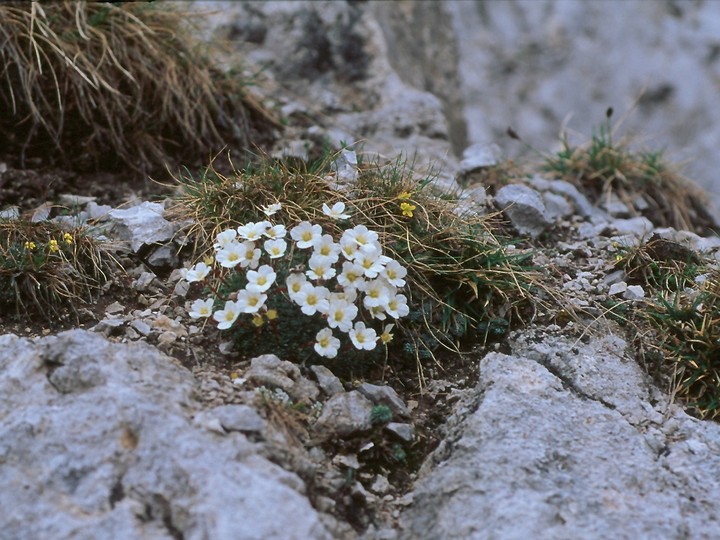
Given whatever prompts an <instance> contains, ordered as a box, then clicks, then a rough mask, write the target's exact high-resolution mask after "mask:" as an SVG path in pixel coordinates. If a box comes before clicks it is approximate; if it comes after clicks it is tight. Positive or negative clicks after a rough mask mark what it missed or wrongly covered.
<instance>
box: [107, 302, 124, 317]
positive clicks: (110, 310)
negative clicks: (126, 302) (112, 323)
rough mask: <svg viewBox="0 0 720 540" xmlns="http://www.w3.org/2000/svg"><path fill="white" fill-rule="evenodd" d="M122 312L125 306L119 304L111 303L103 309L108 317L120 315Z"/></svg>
mask: <svg viewBox="0 0 720 540" xmlns="http://www.w3.org/2000/svg"><path fill="white" fill-rule="evenodd" d="M124 310H125V306H123V305H122V304H121V303H120V302H113V303H112V304H110V305H109V306H108V307H106V308H105V313H107V314H108V315H114V314H115V313H120V312H122V311H124Z"/></svg>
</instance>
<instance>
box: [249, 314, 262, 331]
mask: <svg viewBox="0 0 720 540" xmlns="http://www.w3.org/2000/svg"><path fill="white" fill-rule="evenodd" d="M252 323H253V324H254V325H255V326H257V327H258V328H260V327H261V326H262V325H263V324H265V321H264V320H263V318H262V315H258V314H255V315H253V318H252Z"/></svg>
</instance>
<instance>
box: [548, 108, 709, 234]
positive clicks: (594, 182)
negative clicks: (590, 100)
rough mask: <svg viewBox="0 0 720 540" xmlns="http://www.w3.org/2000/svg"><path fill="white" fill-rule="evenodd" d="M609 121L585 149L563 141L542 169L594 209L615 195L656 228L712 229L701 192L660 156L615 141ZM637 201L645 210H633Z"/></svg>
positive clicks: (659, 153) (621, 141) (625, 141)
mask: <svg viewBox="0 0 720 540" xmlns="http://www.w3.org/2000/svg"><path fill="white" fill-rule="evenodd" d="M610 115H611V112H609V114H608V118H607V122H606V123H605V124H603V125H601V126H600V128H599V129H598V130H597V132H596V133H595V134H594V135H593V136H592V137H591V139H590V141H589V142H588V143H587V144H585V145H580V146H573V145H571V144H570V143H569V142H568V140H567V139H564V140H563V148H562V149H561V150H560V151H559V152H557V153H556V154H554V155H551V156H549V157H548V158H547V159H546V160H545V163H544V165H543V167H542V169H543V170H544V171H545V172H550V173H554V174H555V175H557V176H558V177H560V178H562V179H563V180H566V181H568V182H571V183H573V184H575V185H576V186H577V187H578V189H580V190H581V191H582V192H583V193H584V194H585V195H586V196H588V198H589V199H590V200H591V201H592V202H594V203H600V202H603V201H609V200H610V198H611V197H612V196H613V195H614V196H615V197H617V198H618V199H619V200H620V201H622V202H623V203H625V204H626V205H627V207H628V208H629V209H630V210H631V211H635V212H636V213H637V214H638V215H644V216H645V217H647V218H648V219H650V221H652V222H653V223H654V224H655V225H656V226H665V227H675V228H676V229H683V230H692V231H695V232H698V233H701V234H702V233H704V232H707V231H708V230H709V229H710V228H711V227H712V226H714V220H713V219H712V216H710V214H709V213H708V211H707V205H706V196H705V195H704V193H703V192H702V190H701V189H700V188H699V187H698V186H697V185H696V184H694V183H693V182H691V181H690V180H688V179H687V178H685V177H683V176H682V175H681V174H680V173H679V172H678V170H677V168H676V167H673V166H672V165H671V164H670V163H669V162H668V161H667V160H666V159H665V158H664V156H663V152H662V151H651V152H636V151H634V150H632V149H631V148H630V145H629V142H628V141H627V140H619V141H618V140H614V139H613V128H612V126H611V125H610ZM640 197H642V199H643V200H644V201H645V203H646V205H647V207H643V206H639V207H638V209H636V202H637V201H638V199H639V198H640Z"/></svg>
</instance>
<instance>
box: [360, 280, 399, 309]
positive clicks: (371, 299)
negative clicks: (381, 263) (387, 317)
mask: <svg viewBox="0 0 720 540" xmlns="http://www.w3.org/2000/svg"><path fill="white" fill-rule="evenodd" d="M362 291H363V292H364V293H365V297H364V298H363V305H364V306H365V307H366V308H368V309H370V308H373V307H376V306H384V305H385V304H387V303H388V302H389V301H390V298H391V297H392V296H394V295H395V288H394V287H393V286H392V285H390V284H389V283H388V282H387V281H385V280H384V279H382V278H380V279H375V280H373V281H368V282H366V283H364V284H363V287H362Z"/></svg>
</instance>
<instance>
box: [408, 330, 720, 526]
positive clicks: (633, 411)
mask: <svg viewBox="0 0 720 540" xmlns="http://www.w3.org/2000/svg"><path fill="white" fill-rule="evenodd" d="M543 336H545V337H544V338H543ZM512 349H513V353H512V354H511V355H506V354H500V353H490V354H488V355H487V356H486V357H485V358H483V359H482V361H481V363H480V381H479V383H478V386H477V388H476V391H475V393H474V394H472V396H471V397H470V398H468V400H467V401H466V402H465V403H464V405H463V407H460V408H459V410H458V413H457V416H455V417H454V419H452V420H451V421H450V422H449V424H450V427H449V430H448V431H449V433H448V437H447V439H446V441H444V442H442V443H441V444H440V445H439V446H438V449H437V450H436V451H435V452H434V454H433V456H432V458H431V459H429V460H428V461H427V462H426V464H425V465H424V466H423V469H422V471H421V475H420V480H419V481H418V483H417V484H416V488H415V492H414V497H413V504H412V506H410V507H409V508H408V509H407V510H406V511H405V512H404V514H403V523H404V526H405V529H404V530H403V532H402V534H401V538H408V539H409V538H477V539H480V538H538V539H558V538H584V539H602V538H608V537H622V538H681V537H684V538H712V537H713V536H714V535H715V534H716V533H717V530H718V526H720V523H719V522H718V517H717V516H718V515H720V503H718V501H719V500H720V497H719V496H720V426H719V425H718V424H715V423H711V422H700V421H698V420H695V419H692V418H690V417H688V416H686V415H685V414H684V413H683V412H681V411H680V410H679V409H678V408H677V407H675V406H673V405H670V406H668V404H667V401H666V400H663V399H661V398H660V396H659V394H658V392H657V391H656V390H653V388H652V385H651V384H650V382H649V381H648V379H647V376H645V375H644V374H643V373H642V371H641V370H640V368H639V366H638V365H637V364H636V363H635V362H633V361H632V360H631V358H630V357H629V356H628V355H627V352H626V344H625V343H624V342H623V341H622V339H620V338H618V337H614V336H605V337H603V338H594V339H593V340H592V341H591V342H590V343H589V344H587V345H584V344H582V343H580V342H574V341H573V340H572V339H568V338H561V337H557V338H555V337H547V333H546V331H544V330H543V331H538V333H535V334H533V333H528V332H526V333H524V334H522V335H521V336H520V337H517V336H516V340H515V342H514V343H512ZM694 449H695V450H694ZM696 450H697V451H698V452H699V455H701V456H702V459H701V460H700V459H698V456H697V455H696V454H695V453H694V452H695V451H696Z"/></svg>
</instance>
